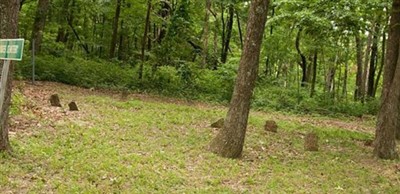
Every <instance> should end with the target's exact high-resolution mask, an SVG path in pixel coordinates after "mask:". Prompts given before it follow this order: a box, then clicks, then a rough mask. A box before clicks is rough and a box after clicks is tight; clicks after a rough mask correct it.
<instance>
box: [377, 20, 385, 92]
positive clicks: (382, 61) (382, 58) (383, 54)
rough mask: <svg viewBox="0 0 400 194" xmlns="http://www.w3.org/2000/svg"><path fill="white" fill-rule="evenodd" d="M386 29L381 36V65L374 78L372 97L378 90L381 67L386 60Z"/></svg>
mask: <svg viewBox="0 0 400 194" xmlns="http://www.w3.org/2000/svg"><path fill="white" fill-rule="evenodd" d="M386 29H387V28H386V27H385V29H383V35H382V50H381V53H382V56H381V62H380V63H381V65H380V67H379V71H378V75H377V76H376V81H375V86H374V96H376V91H377V90H378V85H379V81H380V79H381V76H382V72H383V67H384V66H385V59H386Z"/></svg>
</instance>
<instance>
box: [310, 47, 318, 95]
mask: <svg viewBox="0 0 400 194" xmlns="http://www.w3.org/2000/svg"><path fill="white" fill-rule="evenodd" d="M317 65H318V50H317V49H315V51H314V59H313V77H312V82H311V94H310V97H311V98H312V97H313V96H314V94H315V85H316V82H317Z"/></svg>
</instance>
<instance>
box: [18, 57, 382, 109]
mask: <svg viewBox="0 0 400 194" xmlns="http://www.w3.org/2000/svg"><path fill="white" fill-rule="evenodd" d="M176 64H177V65H176V66H158V67H156V69H155V67H154V66H153V65H154V64H152V63H151V62H146V63H145V64H144V69H143V78H142V79H141V80H139V78H138V69H139V65H131V64H122V63H119V62H110V61H104V60H99V59H98V60H96V61H95V60H86V59H83V58H80V57H74V56H69V57H55V56H49V55H47V56H39V57H37V58H36V80H43V81H55V82H61V83H66V84H71V85H76V86H81V87H86V88H90V87H96V88H112V89H128V90H135V91H139V92H148V93H156V94H160V95H165V96H172V97H179V98H188V99H193V100H201V101H207V102H210V101H212V102H218V103H225V104H226V103H228V102H229V101H230V99H231V96H232V93H233V88H234V81H235V78H236V74H237V63H235V62H228V63H226V64H224V65H221V66H219V68H218V69H217V70H210V69H201V68H199V67H200V65H199V64H196V63H192V62H184V61H177V62H176ZM16 73H17V77H22V78H24V79H30V78H31V74H32V65H31V59H30V58H29V57H25V59H24V61H23V62H21V63H18V65H17V68H16ZM281 86H283V84H282V82H281V81H279V80H268V79H259V80H258V82H257V86H256V88H255V90H254V95H253V101H252V107H253V108H255V109H258V110H265V111H267V110H276V111H285V112H295V113H315V114H323V115H335V114H343V115H351V116H361V115H364V114H376V112H377V110H378V108H379V100H374V99H371V100H368V101H367V102H366V103H360V102H354V101H352V100H347V101H346V100H341V101H340V102H338V100H332V99H329V98H327V97H326V95H324V94H318V93H316V96H315V97H313V98H311V97H310V94H309V89H307V88H299V87H296V86H294V85H293V86H287V87H281Z"/></svg>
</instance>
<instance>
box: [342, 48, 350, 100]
mask: <svg viewBox="0 0 400 194" xmlns="http://www.w3.org/2000/svg"><path fill="white" fill-rule="evenodd" d="M348 45H349V44H348V42H347V47H348ZM344 65H345V67H344V77H343V90H342V96H343V97H344V98H345V100H346V101H347V79H348V77H349V52H348V50H346V58H345V64H344Z"/></svg>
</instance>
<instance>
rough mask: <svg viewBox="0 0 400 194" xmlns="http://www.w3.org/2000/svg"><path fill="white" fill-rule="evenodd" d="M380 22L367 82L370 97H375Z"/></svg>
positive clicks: (375, 30) (374, 40)
mask: <svg viewBox="0 0 400 194" xmlns="http://www.w3.org/2000/svg"><path fill="white" fill-rule="evenodd" d="M379 27H380V25H379V23H377V24H376V26H375V27H374V31H373V33H374V35H373V42H372V47H371V58H370V62H369V74H368V82H367V85H368V87H367V95H368V97H370V98H372V97H374V86H375V85H374V82H375V71H376V66H377V59H378V39H379V36H378V31H379Z"/></svg>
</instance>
